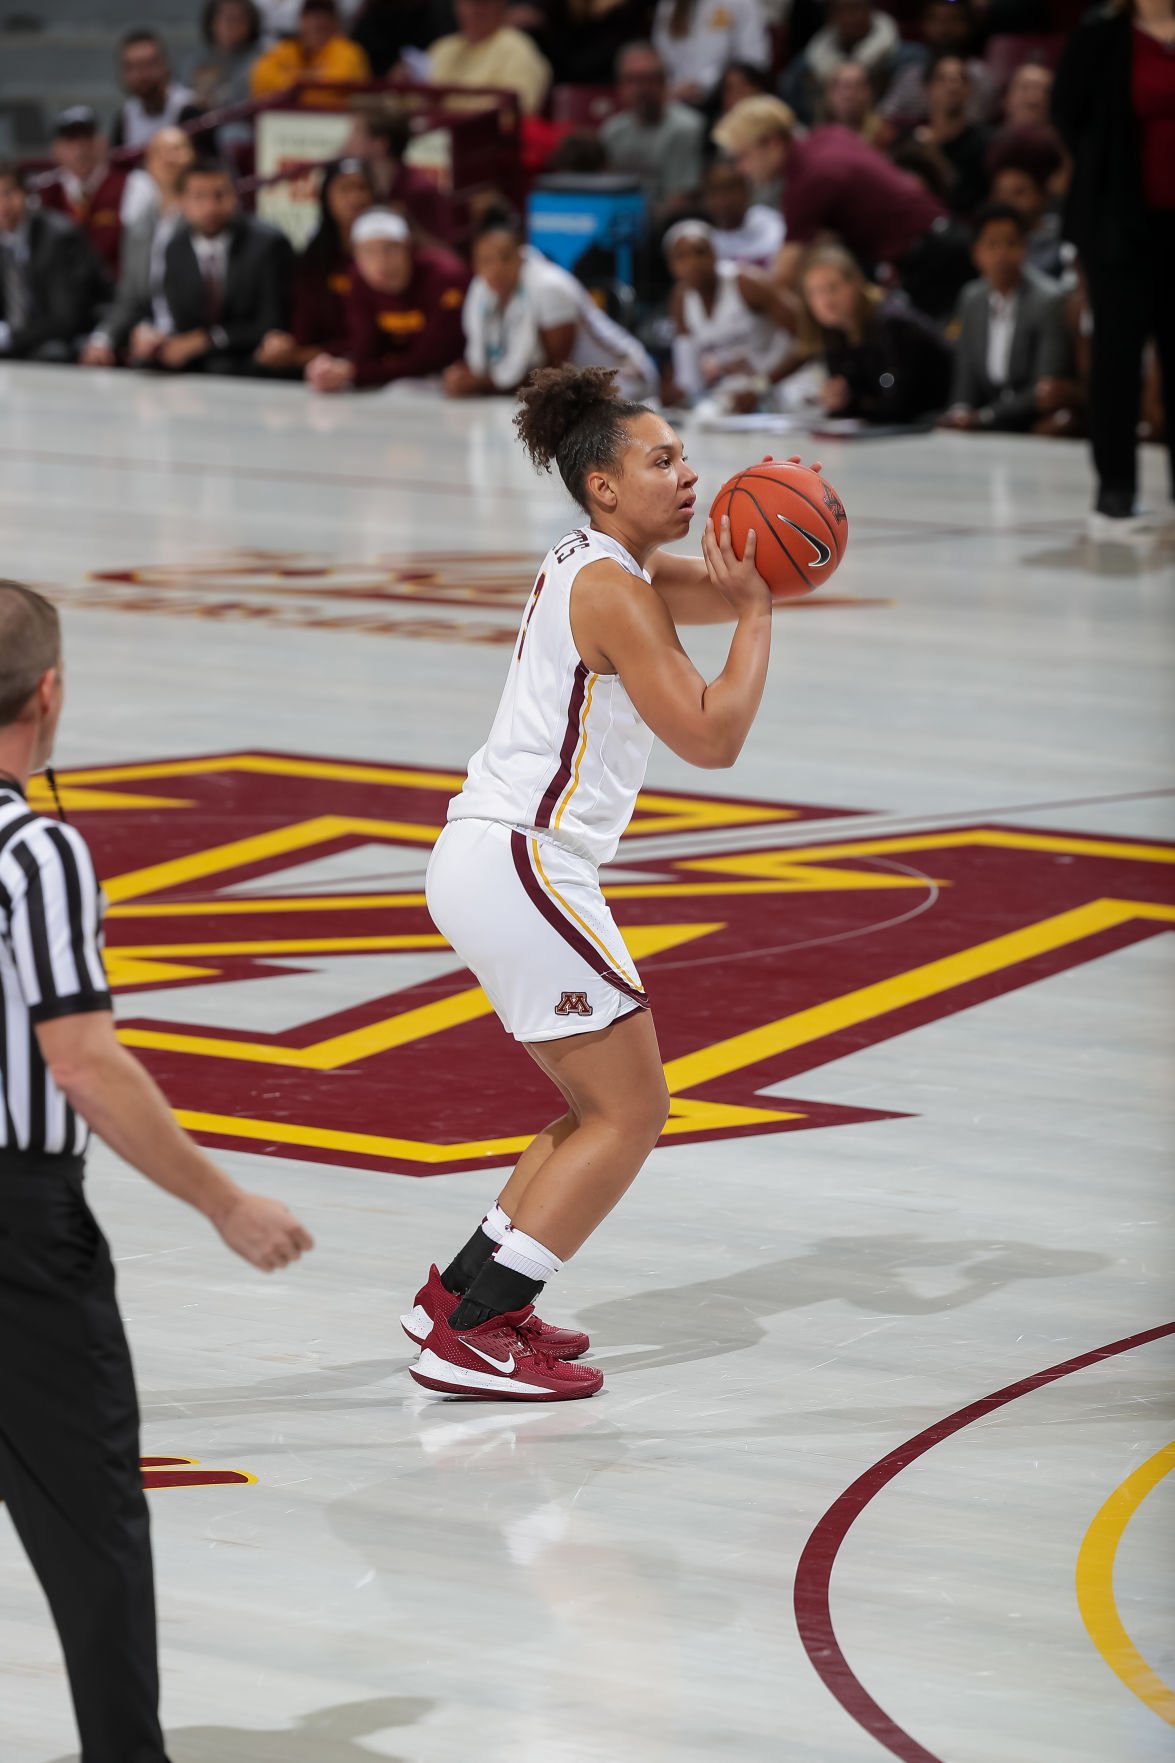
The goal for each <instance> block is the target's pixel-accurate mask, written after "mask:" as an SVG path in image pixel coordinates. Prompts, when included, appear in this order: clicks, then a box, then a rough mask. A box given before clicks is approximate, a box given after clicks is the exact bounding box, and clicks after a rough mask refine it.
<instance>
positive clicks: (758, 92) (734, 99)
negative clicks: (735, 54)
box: [717, 61, 775, 116]
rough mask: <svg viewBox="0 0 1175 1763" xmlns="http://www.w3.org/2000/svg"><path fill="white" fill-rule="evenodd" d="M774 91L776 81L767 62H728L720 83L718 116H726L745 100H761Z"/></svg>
mask: <svg viewBox="0 0 1175 1763" xmlns="http://www.w3.org/2000/svg"><path fill="white" fill-rule="evenodd" d="M774 90H775V79H774V77H773V75H772V72H771V69H770V67H769V66H768V65H767V63H766V62H762V63H760V62H757V61H731V62H728V63H727V66H726V70H725V72H724V73H723V75H722V78H721V79H720V80H719V82H718V94H717V95H718V115H719V116H725V115H726V113H727V111H728V110H733V109H734V107H735V105H736V104H741V103H742V101H743V99H744V98H761V97H762V96H763V94H764V93H765V92H766V93H770V92H774Z"/></svg>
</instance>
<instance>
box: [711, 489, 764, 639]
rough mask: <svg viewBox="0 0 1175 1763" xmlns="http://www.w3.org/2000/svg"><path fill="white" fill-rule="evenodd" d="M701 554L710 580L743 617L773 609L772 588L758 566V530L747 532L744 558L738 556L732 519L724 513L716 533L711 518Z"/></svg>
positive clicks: (752, 529)
mask: <svg viewBox="0 0 1175 1763" xmlns="http://www.w3.org/2000/svg"><path fill="white" fill-rule="evenodd" d="M702 555H703V556H704V558H705V559H706V568H707V569H708V570H709V572H710V580H711V581H712V582H713V584H714V586H715V587H716V588H717V589H718V592H719V593H720V594H721V595H722V596H723V598H724V599H726V600H729V602H730V604H731V605H732V606H733V607H734V610H735V612H736V614H737V615H738V616H739V617H740V618H741V617H742V616H743V615H744V614H746V613H754V612H770V611H771V590H770V588H769V587H768V586H767V583H766V582H765V581H764V580H763V577H762V576H761V575H760V574H759V571H758V570H757V569H756V568H755V529H754V527H751V528H750V530H749V531H748V533H747V542H746V546H745V548H744V551H743V555H742V559H741V561H740V559H739V558H738V557H737V556H736V555H735V550H734V545H733V544H732V542H731V537H730V521H729V519H728V518H727V516H726V515H725V514H724V515H723V516H722V523H721V525H720V527H719V528H718V530H717V532H716V531H715V530H714V522H713V521H712V520H708V521H707V522H706V526H705V529H704V531H703V533H702Z"/></svg>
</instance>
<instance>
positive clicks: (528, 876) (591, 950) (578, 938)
mask: <svg viewBox="0 0 1175 1763" xmlns="http://www.w3.org/2000/svg"><path fill="white" fill-rule="evenodd" d="M510 851H511V854H512V856H513V858H514V867H515V869H516V870H517V871H518V879H519V881H520V882H521V883H522V885H523V887H524V888H525V889H526V891H527V893H528V894H529V895H530V898H531V899H532V900H533V901H534V903H535V905H536V906H537V907H538V909H539V911H540V912H541V913H542V915H543V917H544V918H545V919H546V921H547V923H548V924H549V925H550V926H551V928H552V930H556V931H558V933H559V935H560V936H561V937H562V938H563V941H564V942H565V943H566V944H567V945H568V947H569V948H572V949H574V950H575V953H576V954H577V955H578V956H579V957H580V958H581V959H582V960H584V961H586V962H587V964H588V966H589V967H590V968H591V970H592V972H593V973H598V974H599V976H600V978H601V979H606V980H607V981H608V984H609V985H610V986H615V987H616V990H617V991H618V992H623V993H624V996H625V997H626V998H631V999H632V1001H633V1003H634V1004H639V1005H640V1007H641V1009H642V1010H647V1009H648V1007H649V1000H648V995H647V994H646V993H645V992H638V991H637V989H636V987H635V986H633V985H630V984H629V982H628V981H627V980H626V979H625V978H624V976H623V974H619V973H617V971H616V969H615V968H614V967H611V966H609V964H608V960H607V957H606V956H605V955H604V954H603V952H602V951H601V950H599V949H597V948H596V946H595V944H594V943H592V942H590V941H589V940H588V938H587V937H585V936H584V934H583V932H582V931H581V930H580V929H579V927H578V925H574V924H572V923H571V920H570V919H568V918H565V917H564V916H563V914H562V913H561V912H560V910H559V908H558V907H557V906H556V904H555V902H554V900H552V899H551V897H550V895H549V894H548V893H547V892H546V890H545V888H544V887H543V885H542V883H541V882H540V881H539V878H538V876H537V875H536V874H535V872H534V870H533V869H532V868H531V866H530V853H529V852H528V851H527V849H526V839H525V837H524V835H523V834H522V833H516V832H511V834H510Z"/></svg>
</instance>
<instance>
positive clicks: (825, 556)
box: [775, 514, 832, 569]
mask: <svg viewBox="0 0 1175 1763" xmlns="http://www.w3.org/2000/svg"><path fill="white" fill-rule="evenodd" d="M775 518H776V520H782V522H783V524H784V526H791V527H794V528H795V530H796V532H798V533H799V535H800V537H801V539H807V541H808V543H809V545H811V547H812V549H813V551H815V553H816V557H815V561H814V562H812V563H809V565H808V568H809V569H823V567H824V565H825V564H826V563H827V562H828V560H829V558H830V557H831V556H832V552H831V551H830V550H829V548H828V546H827V545H826V544H825V543H824V540H823V539H818V538H817V537H816V535H815V533H810V532H809V531H808V529H807V527H804V526H800V524H799V522H798V521H795V520H789V519H788V518H787V515H786V514H777V515H776V516H775Z"/></svg>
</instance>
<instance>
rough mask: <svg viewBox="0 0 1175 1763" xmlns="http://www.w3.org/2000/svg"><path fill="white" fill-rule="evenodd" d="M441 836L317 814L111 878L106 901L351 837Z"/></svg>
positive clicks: (406, 824) (396, 823)
mask: <svg viewBox="0 0 1175 1763" xmlns="http://www.w3.org/2000/svg"><path fill="white" fill-rule="evenodd" d="M439 832H440V828H439V827H435V826H422V825H421V824H420V823H419V822H418V821H412V820H364V819H358V818H356V817H355V816H353V815H349V814H319V815H316V816H315V817H314V819H312V820H299V821H295V822H293V824H292V825H289V826H279V827H275V828H274V830H273V831H272V832H267V833H254V834H252V835H250V836H249V837H248V838H244V839H230V840H229V842H228V843H227V844H225V845H211V846H209V847H208V848H207V849H205V850H203V851H191V852H189V853H188V855H187V856H186V857H172V858H169V859H168V860H167V861H166V862H164V863H152V864H149V865H148V866H147V868H145V869H132V870H128V871H127V872H126V874H125V875H116V876H112V877H111V878H110V880H109V881H108V882H105V883H104V884H103V885H104V888H105V891H106V898H107V899H108V900H111V901H114V902H121V901H124V900H137V899H139V898H140V897H141V896H142V895H144V894H159V893H162V892H163V890H164V889H165V888H176V887H182V885H183V884H184V882H191V881H201V880H203V879H204V878H205V877H207V876H210V875H221V874H223V873H225V872H227V871H230V870H234V869H242V868H244V866H245V865H246V864H250V863H260V862H263V861H264V860H265V859H266V858H267V857H288V856H289V855H290V854H291V853H292V852H294V851H304V850H308V849H310V848H312V847H313V846H315V845H325V844H328V843H329V842H330V841H331V840H332V839H339V838H344V837H346V836H347V835H348V834H355V835H356V836H358V837H360V838H367V839H386V840H388V841H389V842H390V843H395V842H396V841H398V840H406V841H407V842H409V843H411V844H421V845H434V844H435V843H436V841H437V837H438V834H439ZM207 909H208V908H207V906H205V910H206V911H207Z"/></svg>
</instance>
